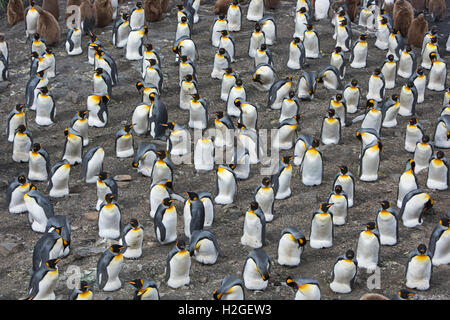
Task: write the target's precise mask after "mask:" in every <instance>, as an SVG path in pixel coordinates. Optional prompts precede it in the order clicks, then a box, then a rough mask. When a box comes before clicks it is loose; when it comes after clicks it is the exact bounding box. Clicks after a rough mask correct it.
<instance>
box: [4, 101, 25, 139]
mask: <svg viewBox="0 0 450 320" xmlns="http://www.w3.org/2000/svg"><path fill="white" fill-rule="evenodd" d="M24 107H25V106H24V105H23V104H16V105H15V106H14V108H13V110H12V111H11V112H10V113H9V115H8V124H7V127H6V135H7V136H8V141H9V142H13V141H14V135H15V131H16V129H17V128H18V127H19V126H20V125H24V126H26V125H27V119H26V114H25V111H24Z"/></svg>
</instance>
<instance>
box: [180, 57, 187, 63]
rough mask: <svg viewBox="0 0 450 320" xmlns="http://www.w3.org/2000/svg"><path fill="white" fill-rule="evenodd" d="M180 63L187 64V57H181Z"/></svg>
mask: <svg viewBox="0 0 450 320" xmlns="http://www.w3.org/2000/svg"><path fill="white" fill-rule="evenodd" d="M180 61H182V62H187V61H188V56H181V57H180Z"/></svg>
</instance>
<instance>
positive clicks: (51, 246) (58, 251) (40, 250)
mask: <svg viewBox="0 0 450 320" xmlns="http://www.w3.org/2000/svg"><path fill="white" fill-rule="evenodd" d="M60 233H61V229H59V228H56V229H53V230H52V231H50V232H46V233H44V234H43V235H42V236H41V238H40V239H39V240H38V241H37V242H36V244H35V246H34V248H33V259H32V260H33V267H32V268H31V270H30V272H32V273H34V272H36V271H38V270H39V268H41V267H42V266H44V265H45V262H46V261H48V260H52V259H58V258H60V257H61V255H62V253H63V251H64V244H63V238H62V237H61V235H60Z"/></svg>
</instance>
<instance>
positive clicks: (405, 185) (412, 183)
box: [397, 159, 419, 208]
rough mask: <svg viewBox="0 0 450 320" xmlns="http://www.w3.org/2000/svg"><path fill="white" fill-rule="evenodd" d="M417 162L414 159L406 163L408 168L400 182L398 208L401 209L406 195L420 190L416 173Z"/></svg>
mask: <svg viewBox="0 0 450 320" xmlns="http://www.w3.org/2000/svg"><path fill="white" fill-rule="evenodd" d="M415 167H416V162H415V161H414V160H412V159H409V160H407V161H406V167H405V170H404V171H403V173H402V174H401V175H400V178H399V180H398V189H397V190H398V191H397V207H398V208H401V207H402V204H403V198H404V197H405V195H406V194H407V193H408V192H410V191H413V190H416V189H418V188H419V185H418V183H417V177H416V173H415Z"/></svg>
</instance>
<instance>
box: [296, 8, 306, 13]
mask: <svg viewBox="0 0 450 320" xmlns="http://www.w3.org/2000/svg"><path fill="white" fill-rule="evenodd" d="M297 12H301V13H305V12H306V7H301V8H300V10H298V11H297Z"/></svg>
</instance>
